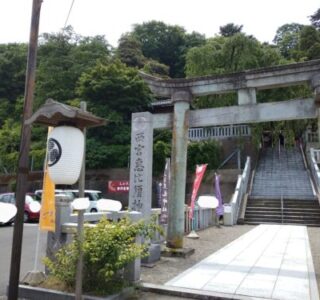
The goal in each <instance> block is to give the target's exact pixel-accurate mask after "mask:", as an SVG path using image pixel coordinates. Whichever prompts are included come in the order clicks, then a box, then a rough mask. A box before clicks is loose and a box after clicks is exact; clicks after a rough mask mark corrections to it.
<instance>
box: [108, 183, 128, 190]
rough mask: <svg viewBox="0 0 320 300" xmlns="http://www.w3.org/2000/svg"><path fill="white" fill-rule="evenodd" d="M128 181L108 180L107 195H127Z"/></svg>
mask: <svg viewBox="0 0 320 300" xmlns="http://www.w3.org/2000/svg"><path fill="white" fill-rule="evenodd" d="M128 192H129V181H128V180H109V181H108V193H128Z"/></svg>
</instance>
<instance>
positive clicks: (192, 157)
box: [187, 140, 222, 171]
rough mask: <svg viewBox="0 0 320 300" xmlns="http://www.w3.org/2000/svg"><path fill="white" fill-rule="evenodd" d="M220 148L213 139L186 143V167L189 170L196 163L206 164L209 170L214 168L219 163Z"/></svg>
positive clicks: (191, 169) (192, 168) (193, 167)
mask: <svg viewBox="0 0 320 300" xmlns="http://www.w3.org/2000/svg"><path fill="white" fill-rule="evenodd" d="M221 157H222V148H221V146H220V144H219V143H218V142H217V141H215V140H209V141H203V142H192V143H189V145H188V160H187V168H188V170H190V171H193V170H194V169H195V166H196V165H199V164H208V167H207V168H208V169H209V170H214V169H216V168H217V167H218V166H219V164H220V163H221Z"/></svg>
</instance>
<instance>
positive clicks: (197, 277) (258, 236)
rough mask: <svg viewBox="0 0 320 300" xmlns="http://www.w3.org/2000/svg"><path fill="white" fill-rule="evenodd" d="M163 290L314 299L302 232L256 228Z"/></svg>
mask: <svg viewBox="0 0 320 300" xmlns="http://www.w3.org/2000/svg"><path fill="white" fill-rule="evenodd" d="M165 285H166V286H168V287H171V288H173V287H177V288H186V289H191V290H193V292H195V291H196V290H199V291H201V292H203V291H207V292H213V293H215V292H216V293H218V294H219V295H220V296H221V295H225V297H226V299H232V298H236V299H237V298H238V299H239V298H241V299H246V298H247V299H252V297H254V298H255V299H259V298H261V299H281V300H295V299H297V300H301V299H304V300H308V299H310V300H318V299H319V294H318V288H317V282H316V277H315V272H314V267H313V261H312V256H311V251H310V245H309V239H308V232H307V228H306V227H305V226H291V225H260V226H257V227H256V228H254V229H253V230H251V231H249V232H248V233H246V234H244V235H242V236H240V237H239V238H238V239H236V240H235V241H233V242H232V243H230V244H228V245H226V246H225V247H223V248H222V249H220V250H219V251H217V252H215V253H213V254H212V255H210V256H208V257H207V258H206V259H204V260H202V261H201V262H199V263H198V264H196V265H195V266H193V267H191V268H189V269H188V270H186V271H185V272H183V273H182V274H180V275H178V276H177V277H175V278H173V279H172V280H170V281H168V282H167V283H166V284H165Z"/></svg>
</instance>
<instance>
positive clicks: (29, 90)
mask: <svg viewBox="0 0 320 300" xmlns="http://www.w3.org/2000/svg"><path fill="white" fill-rule="evenodd" d="M41 4H42V0H33V4H32V17H31V28H30V38H29V47H28V58H27V70H26V82H25V93H24V107H23V115H22V124H21V125H22V126H21V136H20V153H19V163H18V171H17V187H16V205H17V209H18V212H17V215H16V218H15V222H14V230H13V240H12V250H11V265H10V279H9V289H8V300H17V299H18V287H19V277H20V263H21V249H22V236H23V213H24V202H25V195H26V192H27V191H26V185H27V180H28V174H29V149H30V140H31V126H30V125H25V121H26V120H27V119H29V118H30V117H31V115H32V104H33V93H34V85H35V72H36V61H37V47H38V33H39V21H40V10H41Z"/></svg>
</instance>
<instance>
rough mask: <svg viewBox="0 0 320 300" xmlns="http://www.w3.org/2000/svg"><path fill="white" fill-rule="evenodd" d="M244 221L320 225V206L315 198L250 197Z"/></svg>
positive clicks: (249, 222) (253, 223)
mask: <svg viewBox="0 0 320 300" xmlns="http://www.w3.org/2000/svg"><path fill="white" fill-rule="evenodd" d="M244 223H245V224H252V225H256V224H263V223H277V224H301V225H307V226H320V206H319V203H318V201H315V200H299V199H284V200H282V201H281V200H280V199H249V200H248V202H247V207H246V213H245V218H244Z"/></svg>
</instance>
